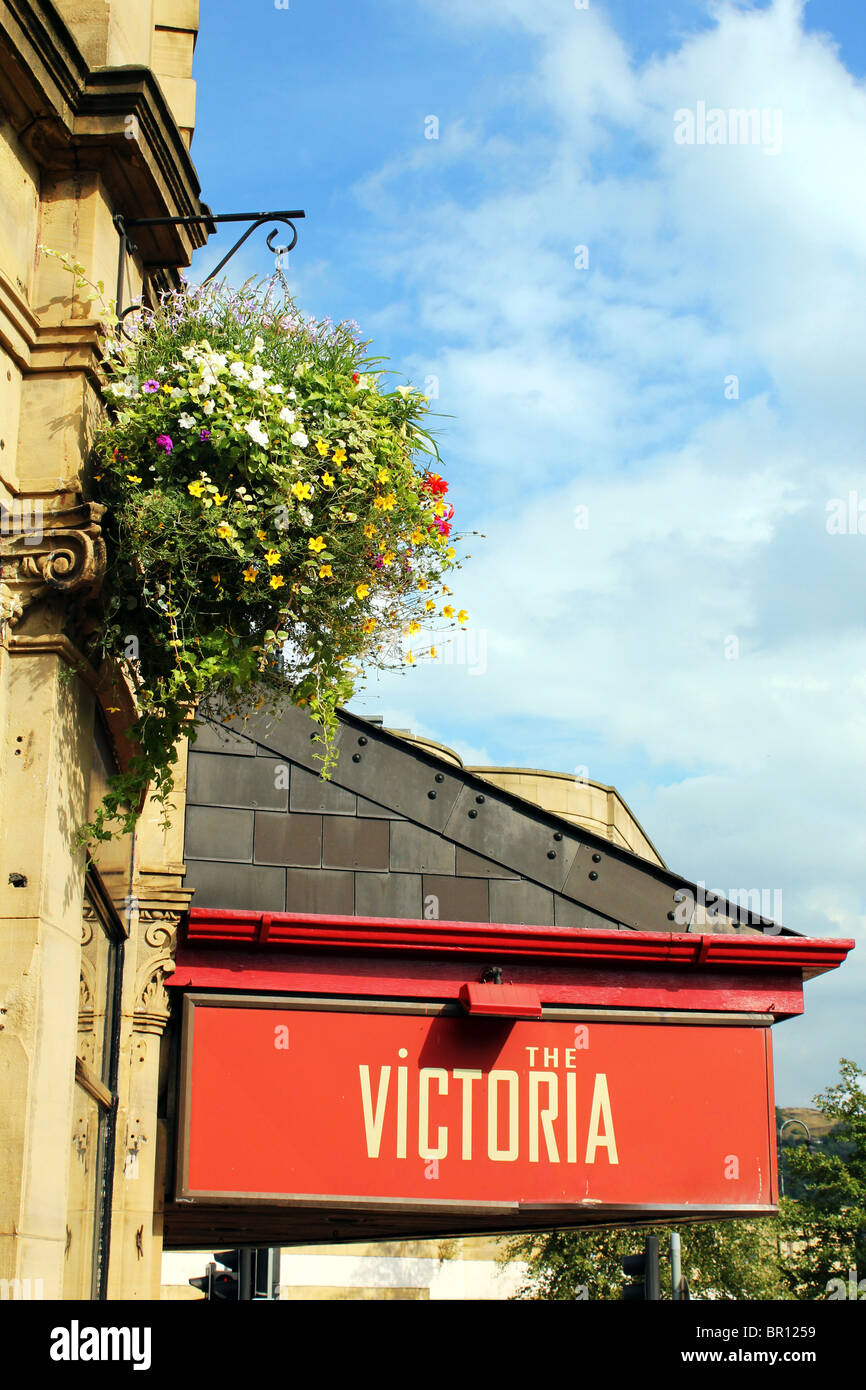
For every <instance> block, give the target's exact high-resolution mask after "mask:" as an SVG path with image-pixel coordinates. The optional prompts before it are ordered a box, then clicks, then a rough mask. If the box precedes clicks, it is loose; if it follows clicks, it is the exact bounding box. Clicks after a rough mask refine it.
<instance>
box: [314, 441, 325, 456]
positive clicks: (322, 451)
mask: <svg viewBox="0 0 866 1390" xmlns="http://www.w3.org/2000/svg"><path fill="white" fill-rule="evenodd" d="M316 448H317V449H318V451H319V458H324V457H325V455H326V453H327V452H328V446H327V444H326V443H325V441H324V439H321V438H319V439H317V440H316Z"/></svg>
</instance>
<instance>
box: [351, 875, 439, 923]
mask: <svg viewBox="0 0 866 1390" xmlns="http://www.w3.org/2000/svg"><path fill="white" fill-rule="evenodd" d="M355 915H356V916H358V917H414V918H416V919H417V918H420V917H422V916H423V893H422V891H421V875H420V874H364V873H358V874H355Z"/></svg>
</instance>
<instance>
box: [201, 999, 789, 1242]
mask: <svg viewBox="0 0 866 1390" xmlns="http://www.w3.org/2000/svg"><path fill="white" fill-rule="evenodd" d="M208 1007H216V1008H240V1009H268V1008H272V1009H274V1010H280V1011H292V1010H298V1011H304V1012H315V1013H320V1014H321V1013H360V1014H397V1015H400V1014H402V1015H415V1016H418V1015H422V1016H426V1017H430V1018H433V1017H459V1018H466V1015H465V1013H464V1011H463V1010H462V1009H461V1008H459V1007H458V1006H457V1005H456V1004H455V1003H454V1002H452V1001H439V1002H436V1001H432V1000H429V1001H427V1000H425V1001H423V1002H422V1001H419V1000H412V999H394V998H392V999H386V998H382V999H371V998H363V999H354V998H347V997H339V996H324V995H284V994H246V993H245V994H241V993H237V992H234V991H233V992H230V993H226V992H223V991H219V992H205V993H203V992H200V991H190V992H185V993H184V996H183V1021H182V1035H181V1048H180V1057H179V1077H178V1107H177V1142H176V1169H175V1174H176V1177H175V1194H174V1201H175V1203H176V1204H184V1205H186V1206H187V1207H189V1206H190V1205H195V1206H196V1207H220V1208H224V1207H226V1206H231V1207H233V1208H235V1207H236V1208H243V1209H247V1208H280V1209H292V1208H295V1209H297V1208H308V1209H310V1210H315V1209H319V1210H324V1209H331V1210H333V1211H335V1212H339V1211H344V1212H352V1211H354V1212H371V1213H372V1212H381V1213H387V1212H389V1211H392V1212H393V1211H398V1210H399V1211H408V1212H412V1211H415V1212H419V1213H421V1212H430V1213H434V1212H437V1213H441V1214H442V1215H447V1214H451V1213H453V1214H454V1215H455V1216H457V1215H461V1216H464V1217H471V1216H473V1215H476V1216H479V1217H485V1218H491V1217H493V1218H495V1217H497V1216H501V1217H503V1218H507V1219H509V1220H510V1221H514V1219H515V1218H516V1217H518V1216H520V1215H526V1216H527V1217H529V1218H531V1219H532V1220H533V1221H534V1222H536V1223H537V1220H538V1218H539V1216H540V1215H541V1214H546V1213H548V1212H549V1213H550V1216H551V1220H552V1221H553V1222H554V1224H555V1222H556V1217H557V1215H559V1216H560V1217H564V1216H565V1215H566V1214H568V1215H569V1216H570V1217H571V1218H572V1222H570V1223H569V1224H573V1216H574V1212H575V1209H576V1207H578V1206H579V1205H580V1204H578V1203H574V1202H567V1203H562V1202H560V1203H557V1204H547V1203H538V1202H532V1201H502V1200H499V1201H490V1202H485V1201H478V1200H463V1201H461V1200H458V1199H452V1198H433V1197H429V1198H424V1199H416V1198H409V1197H383V1196H377V1197H375V1198H371V1197H369V1196H358V1195H352V1194H348V1193H346V1194H343V1193H340V1194H333V1195H332V1194H308V1193H301V1194H296V1193H294V1194H293V1193H284V1192H283V1193H268V1192H257V1193H239V1192H237V1191H232V1190H226V1191H217V1190H212V1189H211V1190H208V1191H202V1190H198V1189H193V1188H191V1187H190V1185H189V1160H190V1124H191V1099H192V1063H193V1044H194V1030H195V1013H196V1010H197V1009H198V1008H208ZM587 1019H589V1020H592V1021H594V1022H609V1023H618V1024H654V1023H655V1024H657V1023H665V1024H668V1023H670V1024H674V1025H676V1024H683V1025H691V1026H693V1027H701V1026H703V1027H710V1028H715V1029H718V1028H720V1027H725V1026H738V1027H758V1028H761V1029H763V1035H764V1058H765V1065H764V1070H765V1085H766V1088H767V1118H768V1134H767V1147H768V1153H769V1157H770V1173H769V1195H770V1197H771V1198H772V1199H773V1200H771V1201H770V1202H767V1203H762V1204H741V1203H731V1204H708V1205H706V1206H697V1205H696V1204H694V1203H671V1202H667V1203H627V1204H608V1203H604V1204H600V1205H599V1206H598V1208H597V1215H598V1217H599V1222H598V1224H599V1225H606V1226H610V1225H615V1224H617V1222H618V1221H619V1223H620V1224H623V1223H626V1222H634V1221H635V1220H636V1219H639V1220H641V1221H642V1222H644V1223H646V1222H648V1221H651V1220H652V1219H653V1218H654V1217H657V1218H658V1219H659V1220H662V1219H668V1218H670V1219H673V1218H676V1219H679V1220H681V1219H687V1220H692V1221H694V1220H704V1219H705V1220H712V1219H715V1218H724V1217H760V1216H770V1215H774V1214H775V1213H776V1212H777V1211H778V1172H777V1155H776V1136H775V1128H774V1125H775V1109H774V1097H773V1064H772V1038H771V1034H770V1023H771V1022H772V1016H767V1015H764V1014H741V1013H737V1014H725V1015H719V1014H714V1013H699V1012H697V1011H695V1012H692V1011H682V1012H679V1011H677V1012H673V1011H661V1010H658V1011H657V1010H646V1011H642V1010H618V1009H615V1008H610V1009H586V1008H583V1009H581V1008H563V1007H554V1008H545V1009H544V1010H543V1016H542V1019H541V1022H542V1023H545V1022H565V1021H569V1022H570V1021H574V1022H576V1023H577V1022H581V1021H582V1020H587ZM467 1021H468V1020H467ZM587 1224H589V1223H587ZM514 1229H516V1228H514Z"/></svg>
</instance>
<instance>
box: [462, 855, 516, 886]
mask: <svg viewBox="0 0 866 1390" xmlns="http://www.w3.org/2000/svg"><path fill="white" fill-rule="evenodd" d="M457 872H458V874H459V875H460V876H461V877H465V878H515V879H519V878H520V874H519V873H517V872H516V870H514V869H507V868H506V867H505V865H504V864H494V862H493V860H492V859H484V858H483V857H482V856H481V855H480V854H473V853H472V850H471V849H459V848H458V850H457Z"/></svg>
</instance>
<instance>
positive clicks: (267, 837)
mask: <svg viewBox="0 0 866 1390" xmlns="http://www.w3.org/2000/svg"><path fill="white" fill-rule="evenodd" d="M254 849H255V853H254V857H255V861H256V863H257V864H287V865H289V866H290V867H292V868H300V869H318V868H319V866H320V865H321V862H322V817H321V816H314V815H310V816H306V815H302V814H296V813H295V812H292V811H288V812H286V811H256V831H255V847H254Z"/></svg>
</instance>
